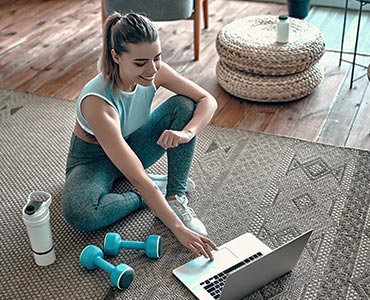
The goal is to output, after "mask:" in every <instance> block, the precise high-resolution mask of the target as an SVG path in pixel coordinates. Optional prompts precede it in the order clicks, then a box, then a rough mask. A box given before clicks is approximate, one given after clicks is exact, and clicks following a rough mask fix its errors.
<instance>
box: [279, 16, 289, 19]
mask: <svg viewBox="0 0 370 300" xmlns="http://www.w3.org/2000/svg"><path fill="white" fill-rule="evenodd" d="M279 20H288V16H279Z"/></svg>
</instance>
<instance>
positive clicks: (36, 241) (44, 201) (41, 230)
mask: <svg viewBox="0 0 370 300" xmlns="http://www.w3.org/2000/svg"><path fill="white" fill-rule="evenodd" d="M50 204H51V195H50V194H49V193H47V192H43V191H35V192H32V193H31V194H30V195H29V196H28V200H27V204H26V205H25V206H24V207H23V211H22V212H23V222H24V224H25V225H26V228H27V233H28V237H29V238H30V242H31V248H32V251H33V255H34V258H35V262H36V264H37V265H39V266H48V265H50V264H52V263H53V262H54V261H55V251H54V245H53V238H52V235H51V227H50V214H49V206H50Z"/></svg>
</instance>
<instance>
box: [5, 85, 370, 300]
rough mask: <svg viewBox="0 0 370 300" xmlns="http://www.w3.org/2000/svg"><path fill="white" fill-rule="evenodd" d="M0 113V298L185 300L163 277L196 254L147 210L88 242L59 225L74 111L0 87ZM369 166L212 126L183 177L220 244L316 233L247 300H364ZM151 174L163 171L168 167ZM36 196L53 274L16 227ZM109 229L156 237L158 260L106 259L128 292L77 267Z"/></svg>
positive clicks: (344, 152) (369, 236) (137, 255)
mask: <svg viewBox="0 0 370 300" xmlns="http://www.w3.org/2000/svg"><path fill="white" fill-rule="evenodd" d="M0 115H1V120H0V162H1V167H0V178H1V179H0V180H1V181H0V197H1V204H2V213H1V215H0V224H1V230H0V240H1V248H0V257H1V259H0V280H1V283H2V286H1V289H0V299H158V300H159V299H193V296H192V295H191V294H190V293H189V292H188V291H187V290H186V289H185V288H184V287H183V286H182V284H181V283H180V282H179V281H177V279H176V278H175V277H174V276H173V275H172V273H171V270H172V269H173V268H175V267H177V266H179V265H181V264H182V263H184V262H186V261H187V260H189V259H190V258H191V257H192V255H191V253H189V252H188V251H187V250H186V249H185V248H184V247H182V246H181V245H180V244H179V243H178V242H177V240H176V239H175V238H174V236H173V235H172V233H171V232H170V231H169V230H168V229H167V228H166V227H165V226H164V225H163V224H162V223H161V222H160V221H159V220H158V219H157V218H156V217H154V216H153V214H152V213H151V212H150V211H149V210H146V209H143V210H139V211H137V212H135V213H133V214H131V215H130V216H128V217H127V218H125V219H123V220H122V221H119V222H117V223H116V224H114V225H112V226H110V227H108V228H106V229H104V230H100V231H97V232H94V233H84V232H78V231H76V230H74V229H72V228H71V227H70V226H69V225H68V224H67V223H66V222H65V221H64V220H63V217H62V215H61V205H60V196H61V191H62V187H63V180H64V166H65V161H66V154H67V149H68V144H69V138H70V134H71V131H72V127H73V123H74V103H73V102H71V101H65V100H57V99H53V98H48V97H41V96H36V95H32V94H27V93H20V92H14V91H10V90H0ZM369 166H370V155H369V152H365V151H360V150H355V149H345V148H338V147H332V146H327V145H322V144H317V143H310V142H305V141H301V140H296V139H290V138H283V137H276V136H272V135H265V134H260V133H253V132H247V131H241V130H235V129H225V128H219V127H214V126H209V127H207V128H206V129H205V130H204V131H203V132H202V134H201V135H200V138H199V144H198V149H197V154H196V161H195V163H194V166H193V168H192V171H191V176H192V178H193V179H194V180H195V182H196V184H197V188H196V190H195V191H193V192H191V193H190V194H189V201H190V203H191V205H192V207H193V208H194V209H195V211H196V212H197V214H198V216H199V217H200V218H201V219H202V220H203V221H204V223H205V225H206V226H207V228H208V232H209V236H210V237H211V238H212V239H213V240H214V241H215V242H216V243H217V244H222V243H224V242H226V241H228V240H230V239H232V238H235V237H237V236H238V235H240V234H242V233H244V232H252V233H253V234H255V235H256V236H257V237H258V238H259V239H261V240H262V241H263V242H265V243H266V244H267V245H268V246H270V247H271V248H275V247H277V246H279V245H281V244H283V243H284V242H285V241H287V240H289V239H291V238H293V237H294V236H297V235H299V234H300V233H302V232H304V231H306V230H308V229H311V228H312V229H314V232H313V234H312V236H311V238H310V240H309V243H308V245H307V247H306V249H305V250H304V252H303V254H302V256H301V258H300V260H299V262H298V264H297V266H296V268H295V269H294V270H293V272H291V273H290V274H288V275H286V276H283V277H282V278H280V279H278V280H276V281H274V282H273V283H271V284H269V285H268V286H266V287H264V288H262V289H260V290H258V291H256V292H255V293H253V294H252V295H250V296H248V297H247V298H246V299H256V300H257V299H258V300H260V299H300V300H301V299H369V297H370V268H369V261H370V253H369V245H370V226H369V221H370V220H369V203H370V184H369V180H370V172H369ZM150 171H155V172H157V173H164V172H165V159H163V160H161V161H160V162H159V163H158V164H156V165H155V166H154V167H152V169H151V170H150ZM125 186H127V184H120V185H118V186H117V189H118V188H125ZM33 190H45V191H48V192H50V193H51V194H52V197H53V199H52V205H51V223H52V231H53V238H54V244H55V251H56V256H57V260H56V262H55V263H54V264H52V265H51V266H49V267H39V266H37V265H36V264H35V263H34V261H33V257H32V253H31V250H30V245H29V241H28V237H27V234H26V229H25V226H24V224H23V222H22V218H21V210H22V207H23V206H24V204H25V202H26V199H27V196H28V194H29V193H30V192H31V191H33ZM107 231H116V232H119V233H120V234H121V235H122V237H123V238H125V239H134V240H145V238H146V236H147V235H149V234H159V235H161V236H162V237H163V238H164V255H163V257H162V258H161V259H159V260H151V259H149V258H147V257H146V256H145V255H144V253H143V252H141V251H133V250H127V251H121V253H120V255H119V256H117V257H115V258H109V261H110V262H111V263H113V264H118V263H126V264H129V265H131V266H132V267H133V268H134V269H135V271H136V278H135V281H134V282H133V284H132V285H131V286H130V287H129V289H127V290H125V291H119V290H117V289H116V288H113V287H112V286H111V285H110V283H109V276H108V274H106V273H105V272H103V271H101V270H93V271H89V270H86V269H85V268H84V267H83V266H82V265H81V264H80V263H79V255H80V252H81V250H82V249H83V248H84V247H85V246H86V245H88V244H95V245H98V246H100V247H101V246H102V244H103V239H104V235H105V233H106V232H107ZM246 247H248V245H246Z"/></svg>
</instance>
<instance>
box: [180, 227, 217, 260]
mask: <svg viewBox="0 0 370 300" xmlns="http://www.w3.org/2000/svg"><path fill="white" fill-rule="evenodd" d="M174 234H175V236H176V238H177V239H178V241H179V242H180V243H181V244H183V245H184V246H185V247H186V248H188V249H189V250H190V251H192V252H193V253H194V254H195V255H196V256H200V255H203V256H204V257H205V258H210V259H211V260H213V255H212V252H211V250H210V248H211V249H213V250H218V249H217V246H216V245H215V244H214V243H213V242H212V241H211V240H210V239H209V238H207V237H205V236H203V235H200V234H198V233H196V232H194V231H192V230H190V229H189V228H187V227H185V226H182V227H181V228H178V229H176V230H175V231H174Z"/></svg>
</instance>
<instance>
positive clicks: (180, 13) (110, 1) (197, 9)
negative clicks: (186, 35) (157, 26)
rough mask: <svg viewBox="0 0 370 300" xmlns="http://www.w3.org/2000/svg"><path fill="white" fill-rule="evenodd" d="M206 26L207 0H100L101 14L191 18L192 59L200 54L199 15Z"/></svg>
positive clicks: (157, 19)
mask: <svg viewBox="0 0 370 300" xmlns="http://www.w3.org/2000/svg"><path fill="white" fill-rule="evenodd" d="M202 9H203V22H204V27H205V28H208V0H101V16H102V22H103V24H104V22H105V19H106V17H107V16H108V15H109V14H111V13H112V12H114V11H119V12H121V13H127V12H130V11H134V12H137V13H143V14H145V15H146V16H147V17H148V18H150V19H151V20H152V21H176V20H184V19H191V20H193V22H194V60H199V56H200V32H201V16H202V13H201V11H202Z"/></svg>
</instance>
